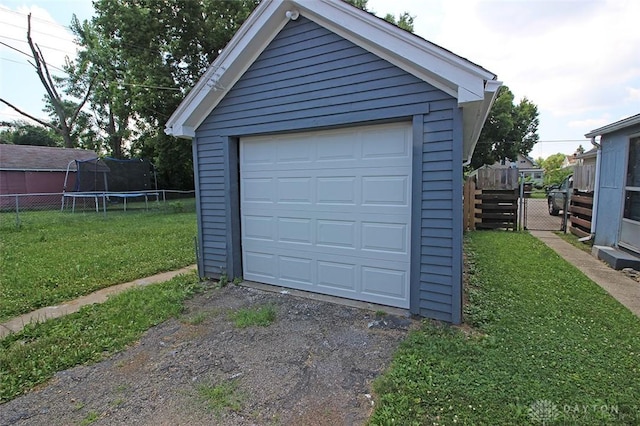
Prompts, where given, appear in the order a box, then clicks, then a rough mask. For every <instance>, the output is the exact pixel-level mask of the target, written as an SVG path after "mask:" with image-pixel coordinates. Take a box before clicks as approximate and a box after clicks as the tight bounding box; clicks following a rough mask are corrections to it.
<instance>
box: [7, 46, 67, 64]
mask: <svg viewBox="0 0 640 426" xmlns="http://www.w3.org/2000/svg"><path fill="white" fill-rule="evenodd" d="M0 44H1V45H3V46H6V47H8V48H9V49H13V50H15V51H16V52H18V53H22V54H23V55H25V56H28V57H29V58H31V59H34V58H33V55H30V54H28V53H26V52H23V51H22V50H20V49H16V48H15V47H13V46H10V45H8V44H7V43H5V42H3V41H0ZM47 66H48V67H51V68H53V69H56V70H58V71H62V72H66V71H65V70H63V69H62V68H58V67H56V66H55V65H51V64H47Z"/></svg>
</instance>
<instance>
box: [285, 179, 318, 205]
mask: <svg viewBox="0 0 640 426" xmlns="http://www.w3.org/2000/svg"><path fill="white" fill-rule="evenodd" d="M276 185H277V190H276V191H277V192H276V193H277V201H278V203H302V204H311V203H312V202H313V187H312V185H313V179H311V178H310V177H278V178H276Z"/></svg>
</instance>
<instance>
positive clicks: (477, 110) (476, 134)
mask: <svg viewBox="0 0 640 426" xmlns="http://www.w3.org/2000/svg"><path fill="white" fill-rule="evenodd" d="M500 86H502V82H501V81H497V80H489V81H487V82H486V84H485V89H484V98H483V100H482V101H472V102H465V103H459V104H458V105H460V106H461V107H462V132H463V141H462V161H463V163H464V164H469V163H470V162H471V157H472V156H473V151H474V150H475V148H476V144H477V143H478V138H480V132H482V127H483V126H484V122H485V121H486V119H487V116H488V115H489V111H490V110H491V106H492V105H493V102H494V101H495V99H496V96H497V94H498V89H499V88H500Z"/></svg>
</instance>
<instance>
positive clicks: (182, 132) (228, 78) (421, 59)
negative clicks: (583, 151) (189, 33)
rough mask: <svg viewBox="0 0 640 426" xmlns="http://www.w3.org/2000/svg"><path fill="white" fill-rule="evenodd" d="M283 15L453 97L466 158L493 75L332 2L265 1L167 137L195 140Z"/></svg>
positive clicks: (491, 93)
mask: <svg viewBox="0 0 640 426" xmlns="http://www.w3.org/2000/svg"><path fill="white" fill-rule="evenodd" d="M287 11H297V12H299V13H300V14H302V15H303V16H305V17H306V18H308V19H310V20H312V21H314V22H316V23H317V24H319V25H321V26H324V27H325V28H327V29H329V30H330V31H333V32H335V33H336V34H338V35H340V36H341V37H343V38H345V39H347V40H349V41H351V42H353V43H354V44H356V45H358V46H361V47H363V48H365V49H367V50H369V51H371V52H372V53H374V54H376V55H377V56H379V57H381V58H382V59H384V60H386V61H388V62H390V63H392V64H394V65H396V66H398V67H399V68H401V69H403V70H404V71H406V72H408V73H410V74H412V75H414V76H416V77H418V78H420V79H421V80H423V81H426V82H428V83H429V84H431V85H433V86H434V87H436V88H438V89H440V90H442V91H443V92H445V93H447V94H449V95H450V96H452V97H454V98H456V99H457V100H458V105H459V106H460V107H461V108H463V116H464V119H463V122H464V149H463V154H464V158H465V159H467V157H468V158H470V155H471V154H472V153H473V149H474V148H475V144H476V142H477V140H478V137H479V135H480V130H481V129H482V126H483V124H484V120H485V119H486V116H487V114H488V112H489V109H490V108H491V105H492V103H493V100H494V99H495V94H496V90H497V88H498V87H499V86H500V84H501V83H499V82H496V75H495V74H493V73H491V72H489V71H487V70H485V69H484V68H482V67H480V66H478V65H476V64H473V63H472V62H470V61H468V60H466V59H464V58H461V57H460V56H458V55H455V54H453V53H452V52H449V51H448V50H446V49H443V48H441V47H439V46H437V45H434V44H432V43H430V42H428V41H426V40H423V39H421V38H420V37H418V36H415V35H412V34H410V33H408V32H407V31H405V30H403V29H401V28H398V27H397V26H395V25H393V24H389V23H386V22H384V21H382V20H381V19H380V18H378V17H376V16H374V15H371V14H369V13H367V12H364V11H361V10H359V9H356V8H354V7H352V6H350V5H348V4H346V3H343V2H341V1H332V0H316V1H313V2H307V1H302V0H264V1H263V2H262V3H261V4H260V5H258V7H257V8H256V9H255V10H254V12H253V13H252V14H251V15H250V16H249V18H248V19H247V21H246V22H245V23H244V24H243V25H242V26H241V27H240V29H239V30H238V32H237V33H236V34H235V35H234V37H233V38H232V39H231V41H230V42H229V43H228V45H227V46H226V47H225V48H224V50H223V51H222V52H221V53H220V55H219V56H218V58H216V60H215V61H214V62H213V64H212V65H211V66H210V67H209V69H208V70H207V71H206V72H205V74H204V75H203V77H202V78H201V79H200V80H199V81H198V83H197V84H196V85H195V87H194V88H193V89H192V90H191V92H189V94H188V95H187V96H186V97H185V99H184V100H183V101H182V102H181V103H180V105H179V106H178V108H177V109H176V111H175V112H174V113H173V114H172V115H171V117H170V118H169V120H168V121H167V124H166V129H165V132H166V133H167V134H170V135H173V136H176V137H181V138H187V139H190V138H193V137H194V136H195V129H197V128H198V127H199V126H200V124H202V122H203V121H204V120H205V119H206V117H207V116H208V115H209V114H210V113H211V111H212V110H213V109H214V108H215V106H216V105H217V104H218V103H219V102H220V101H221V100H222V99H223V98H224V96H225V95H226V93H227V92H228V91H229V90H230V89H231V87H233V85H234V84H235V83H236V82H237V81H238V80H239V79H240V78H241V77H242V75H243V74H244V72H245V71H246V70H247V69H248V68H249V67H250V65H251V64H252V63H253V62H254V61H255V60H256V59H257V57H258V56H259V55H260V54H261V53H262V51H263V50H264V49H266V47H267V46H268V45H269V43H271V41H272V40H273V38H275V36H276V35H277V34H278V32H279V31H280V30H281V29H282V28H283V27H284V26H285V25H286V24H287V22H288V21H289V19H290V17H289V16H287ZM476 120H477V121H476Z"/></svg>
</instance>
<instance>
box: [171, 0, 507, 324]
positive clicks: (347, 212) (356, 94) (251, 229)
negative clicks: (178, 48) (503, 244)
mask: <svg viewBox="0 0 640 426" xmlns="http://www.w3.org/2000/svg"><path fill="white" fill-rule="evenodd" d="M499 86H500V82H498V81H496V76H495V75H494V74H493V73H491V72H489V71H487V70H486V69H484V68H482V67H480V66H478V65H476V64H474V63H472V62H470V61H468V60H466V59H464V58H462V57H460V56H457V55H455V54H453V53H452V52H450V51H448V50H446V49H444V48H442V47H440V46H437V45H435V44H433V43H430V42H428V41H426V40H424V39H422V38H420V37H418V36H416V35H414V34H412V33H410V32H407V31H404V30H402V29H400V28H398V27H396V26H395V25H392V24H390V23H388V22H386V21H384V20H382V19H380V18H377V17H376V16H374V15H372V14H369V13H367V12H364V11H362V10H360V9H358V8H355V7H353V6H351V5H349V4H347V3H345V2H343V1H340V0H316V1H304V0H272V1H269V0H265V1H263V2H261V3H260V5H259V6H258V7H257V8H256V9H255V10H254V12H253V13H252V14H251V15H250V16H249V18H248V19H247V21H246V22H245V23H244V24H243V25H242V27H241V28H240V29H239V30H238V32H237V33H236V35H235V36H234V37H233V38H232V40H231V41H230V42H229V44H228V45H227V46H226V47H225V49H224V50H223V51H222V52H221V53H220V55H219V56H218V57H217V59H216V60H215V61H214V63H213V64H212V65H211V66H210V68H209V69H208V70H207V71H206V73H205V74H204V76H203V77H202V78H201V79H200V81H199V82H198V83H197V84H196V86H195V87H194V88H193V89H192V90H191V91H190V93H189V94H188V95H187V96H186V98H185V99H184V101H183V102H182V103H181V104H180V105H179V106H178V108H177V109H176V111H175V112H174V113H173V114H172V116H171V117H170V118H169V120H168V122H167V124H166V132H167V133H168V134H171V135H174V136H177V137H182V138H189V139H192V146H193V155H194V172H195V184H196V200H197V215H198V240H199V244H200V254H201V255H200V258H199V259H198V265H199V268H200V271H201V273H203V274H204V275H205V276H207V277H212V278H215V277H217V276H219V275H221V274H226V275H227V276H229V277H240V276H242V277H243V278H244V279H246V280H251V281H257V282H262V283H267V284H272V285H276V286H281V287H286V288H294V289H301V290H306V291H312V292H318V293H323V294H329V295H333V296H339V297H344V298H349V299H356V300H361V301H366V302H371V303H377V304H383V305H389V306H395V307H401V308H406V309H409V310H410V311H411V312H412V313H414V314H419V315H422V316H425V317H430V318H436V319H441V320H444V321H449V322H453V323H459V322H461V320H462V184H463V181H462V180H463V177H462V167H463V164H464V163H465V162H467V161H469V160H470V158H471V155H472V153H473V150H474V147H475V144H476V141H477V139H478V136H479V134H480V130H481V129H482V126H483V124H484V120H485V118H486V116H487V114H488V111H489V109H490V107H491V104H492V102H493V100H494V98H495V95H496V91H497V89H498V87H499Z"/></svg>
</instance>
